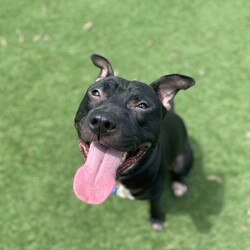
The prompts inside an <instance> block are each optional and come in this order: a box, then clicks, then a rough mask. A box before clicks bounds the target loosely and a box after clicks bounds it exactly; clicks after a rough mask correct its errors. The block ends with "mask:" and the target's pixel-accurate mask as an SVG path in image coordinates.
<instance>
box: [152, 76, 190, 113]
mask: <svg viewBox="0 0 250 250" xmlns="http://www.w3.org/2000/svg"><path fill="white" fill-rule="evenodd" d="M194 83H195V81H194V79H193V78H191V77H188V76H184V75H179V74H172V75H166V76H163V77H161V78H159V79H157V80H156V81H154V82H152V83H151V86H152V87H153V89H154V91H155V92H156V94H157V95H158V97H159V99H160V100H161V102H162V104H163V106H164V107H165V108H166V110H173V100H174V97H175V95H176V94H177V92H178V91H179V90H181V89H188V88H189V87H191V86H193V85H194Z"/></svg>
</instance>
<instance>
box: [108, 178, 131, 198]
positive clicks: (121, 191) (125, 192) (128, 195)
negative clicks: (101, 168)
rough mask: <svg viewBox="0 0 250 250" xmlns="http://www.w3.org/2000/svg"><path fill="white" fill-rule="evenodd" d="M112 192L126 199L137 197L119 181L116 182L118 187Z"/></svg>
mask: <svg viewBox="0 0 250 250" xmlns="http://www.w3.org/2000/svg"><path fill="white" fill-rule="evenodd" d="M112 194H113V195H117V196H119V197H121V198H124V199H129V200H134V199H135V198H134V197H133V195H132V194H131V193H130V191H129V190H128V189H127V188H125V187H124V186H123V185H122V184H121V183H119V182H117V183H116V187H115V188H114V190H113V192H112Z"/></svg>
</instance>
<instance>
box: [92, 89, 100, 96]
mask: <svg viewBox="0 0 250 250" xmlns="http://www.w3.org/2000/svg"><path fill="white" fill-rule="evenodd" d="M91 94H92V95H93V96H97V97H98V96H100V92H99V91H98V90H97V89H94V90H92V91H91Z"/></svg>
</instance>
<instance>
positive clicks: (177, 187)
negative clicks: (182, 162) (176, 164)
mask: <svg viewBox="0 0 250 250" xmlns="http://www.w3.org/2000/svg"><path fill="white" fill-rule="evenodd" d="M172 190H173V192H174V195H175V196H176V197H181V196H183V195H184V194H185V193H186V192H187V190H188V188H187V186H186V185H185V184H183V183H180V182H177V181H174V182H173V184H172Z"/></svg>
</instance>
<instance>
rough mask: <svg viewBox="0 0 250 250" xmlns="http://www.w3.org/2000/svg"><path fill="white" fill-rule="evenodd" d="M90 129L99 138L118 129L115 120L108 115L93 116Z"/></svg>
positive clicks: (98, 114)
mask: <svg viewBox="0 0 250 250" xmlns="http://www.w3.org/2000/svg"><path fill="white" fill-rule="evenodd" d="M89 121H90V128H91V129H92V131H93V132H94V133H95V134H96V135H97V136H98V140H99V139H100V136H104V135H109V134H110V133H111V132H113V131H114V130H115V129H116V122H115V119H114V118H113V117H112V116H110V115H109V114H108V113H97V114H93V115H92V116H91V117H90V119H89Z"/></svg>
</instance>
